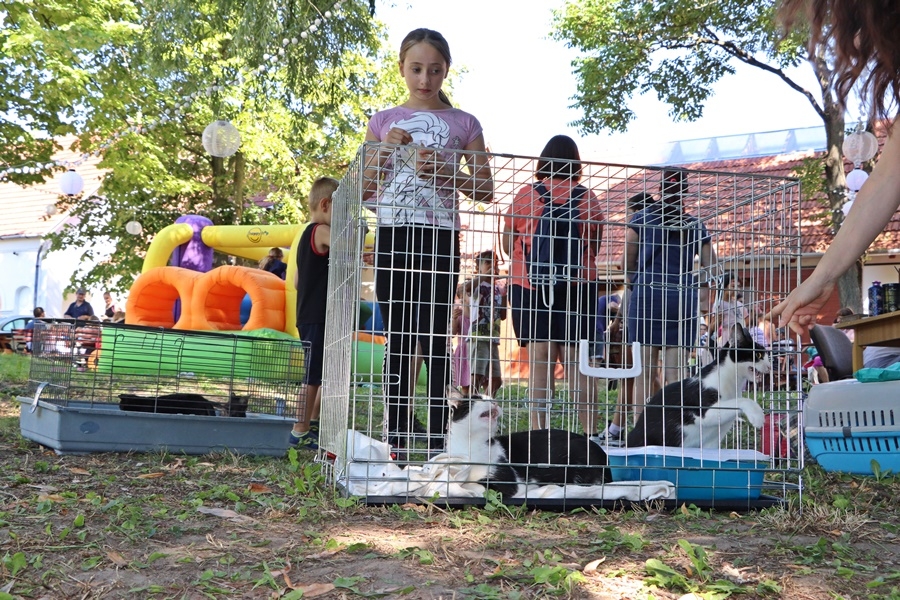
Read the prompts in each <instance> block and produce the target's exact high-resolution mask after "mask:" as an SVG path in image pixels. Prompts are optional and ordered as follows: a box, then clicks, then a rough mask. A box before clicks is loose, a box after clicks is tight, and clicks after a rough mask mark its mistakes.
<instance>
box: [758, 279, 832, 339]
mask: <svg viewBox="0 0 900 600" xmlns="http://www.w3.org/2000/svg"><path fill="white" fill-rule="evenodd" d="M833 292H834V284H819V283H817V281H816V280H814V279H808V280H806V281H804V282H803V283H802V284H800V286H799V287H798V288H796V289H795V290H794V291H793V292H791V293H790V294H788V297H787V298H785V299H784V300H783V301H782V302H781V303H780V304H779V305H778V306H776V307H775V308H773V309H772V312H770V313H769V314H768V315H767V317H768V318H769V319H773V318H774V317H775V316H777V317H778V326H779V327H784V326H785V325H787V326H789V327H790V328H791V330H793V331H794V332H795V333H797V334H800V335H803V334H804V333H805V332H806V331H807V330H808V329H810V328H811V327H812V326H813V325H815V324H816V318H817V317H818V316H819V313H821V311H822V308H823V307H824V306H825V303H826V302H828V299H829V298H830V297H831V294H832V293H833ZM773 320H774V319H773Z"/></svg>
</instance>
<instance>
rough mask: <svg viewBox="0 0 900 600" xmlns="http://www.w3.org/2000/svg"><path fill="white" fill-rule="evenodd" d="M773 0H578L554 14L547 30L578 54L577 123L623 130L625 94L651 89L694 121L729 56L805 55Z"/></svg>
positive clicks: (775, 63) (727, 68) (791, 59)
mask: <svg viewBox="0 0 900 600" xmlns="http://www.w3.org/2000/svg"><path fill="white" fill-rule="evenodd" d="M774 10H775V2H774V1H773V0H765V1H762V2H760V1H758V0H723V1H722V2H701V3H697V2H693V1H691V0H661V1H659V2H644V1H642V0H576V1H574V2H570V3H567V4H566V6H565V8H564V9H562V10H560V11H558V12H557V13H556V16H555V19H554V32H553V35H554V37H555V38H556V39H558V40H561V41H564V42H565V43H567V44H570V45H572V46H573V47H575V48H576V49H578V50H580V51H581V52H582V53H583V57H581V58H579V59H577V60H576V61H575V62H574V65H573V66H574V67H575V72H576V74H577V76H578V94H577V96H576V106H577V107H578V108H579V109H581V110H582V111H583V116H582V118H581V119H579V120H578V121H576V125H577V126H579V127H580V128H581V129H582V130H583V131H585V132H588V133H598V132H600V131H602V130H604V129H609V130H613V131H624V130H625V129H626V128H627V126H628V123H629V122H630V121H631V120H632V119H633V118H634V116H635V115H634V113H633V111H632V110H631V109H630V108H629V105H630V102H629V100H630V99H631V98H632V96H634V95H636V94H637V95H639V94H644V93H653V94H655V95H656V97H657V98H659V99H660V100H661V101H662V102H665V103H666V104H668V105H669V106H670V107H671V110H670V113H669V114H670V115H671V117H672V119H673V120H675V121H693V120H696V119H698V118H700V117H701V116H702V115H703V105H704V103H705V102H706V101H707V100H708V99H709V97H710V96H711V95H712V91H713V89H712V88H713V85H714V84H715V83H716V82H717V81H718V80H719V79H720V78H721V77H722V76H724V75H727V74H731V73H733V72H734V61H741V62H745V63H748V64H751V65H753V66H757V67H760V68H765V69H767V70H769V71H773V72H776V73H778V74H780V75H782V76H783V73H781V69H784V68H785V67H790V66H794V65H797V64H799V63H800V62H801V61H803V60H805V57H806V53H805V51H804V46H803V44H804V41H805V36H804V35H803V33H802V32H799V33H793V34H792V35H790V36H788V37H786V38H784V39H781V36H780V32H779V31H778V30H777V28H776V26H775V23H774Z"/></svg>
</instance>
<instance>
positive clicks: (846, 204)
mask: <svg viewBox="0 0 900 600" xmlns="http://www.w3.org/2000/svg"><path fill="white" fill-rule="evenodd" d="M851 208H853V200H848V201H847V202H844V205H843V206H842V207H841V212H842V213H844V216H845V217H846V216H847V215H849V214H850V209H851Z"/></svg>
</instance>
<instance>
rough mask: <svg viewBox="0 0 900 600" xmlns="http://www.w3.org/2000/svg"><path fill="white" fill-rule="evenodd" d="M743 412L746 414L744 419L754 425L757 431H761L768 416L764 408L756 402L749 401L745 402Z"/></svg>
mask: <svg viewBox="0 0 900 600" xmlns="http://www.w3.org/2000/svg"><path fill="white" fill-rule="evenodd" d="M741 410H742V411H743V413H744V417H745V418H746V419H747V422H748V423H750V424H751V425H753V427H755V428H756V429H761V428H762V426H763V423H764V422H765V420H766V415H765V413H764V412H763V409H762V407H761V406H760V405H759V404H757V403H756V402H754V401H753V400H749V399H748V400H747V401H746V402H744V404H743V406H742V407H741Z"/></svg>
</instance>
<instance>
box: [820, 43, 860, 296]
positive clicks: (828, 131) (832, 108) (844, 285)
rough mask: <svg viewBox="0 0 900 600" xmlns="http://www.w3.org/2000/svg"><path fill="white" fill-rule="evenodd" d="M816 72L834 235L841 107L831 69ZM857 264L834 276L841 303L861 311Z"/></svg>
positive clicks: (838, 216) (843, 192)
mask: <svg viewBox="0 0 900 600" xmlns="http://www.w3.org/2000/svg"><path fill="white" fill-rule="evenodd" d="M814 67H815V69H816V75H817V77H818V80H819V84H820V86H821V88H822V98H823V101H822V105H823V109H824V110H823V112H824V118H823V120H824V121H825V143H826V150H825V189H826V191H827V193H828V205H829V207H830V208H831V221H832V231H833V232H834V235H837V232H838V231H840V229H841V224H842V223H843V221H844V212H843V210H842V209H843V206H844V204H845V203H846V202H847V200H848V197H847V192H848V189H847V178H846V176H845V175H844V153H843V149H842V146H843V144H844V108H843V107H842V106H840V105H839V104H838V103H837V102H835V100H834V97H833V95H832V91H831V72H830V70H829V69H828V68H827V66H826V63H825V61H824V60H821V59H817V60H816V61H815V62H814ZM861 279H862V270H861V264H860V262H859V261H856V262H855V263H854V264H853V266H852V267H850V268H849V269H847V271H846V272H845V273H843V274H842V275H841V276H840V278H839V279H838V284H837V288H838V297H839V298H840V302H841V306H849V307H850V308H852V309H853V312H855V313H860V312H862V290H861V288H860V280H861Z"/></svg>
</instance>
